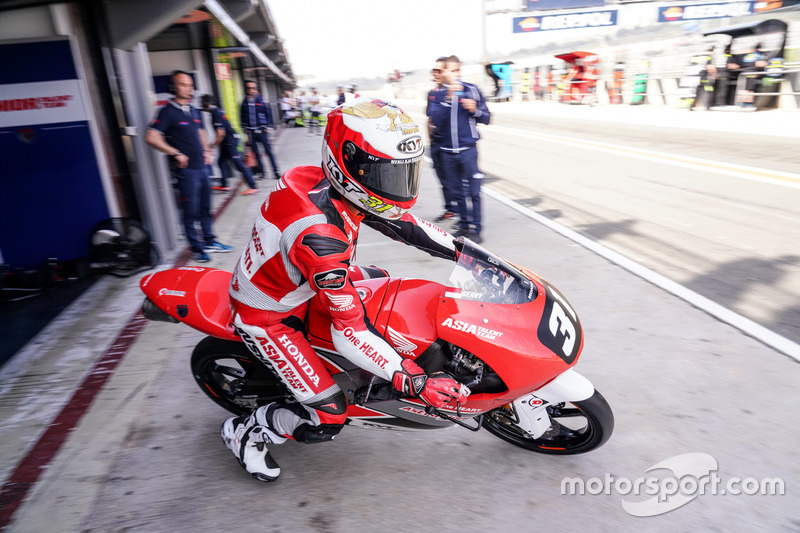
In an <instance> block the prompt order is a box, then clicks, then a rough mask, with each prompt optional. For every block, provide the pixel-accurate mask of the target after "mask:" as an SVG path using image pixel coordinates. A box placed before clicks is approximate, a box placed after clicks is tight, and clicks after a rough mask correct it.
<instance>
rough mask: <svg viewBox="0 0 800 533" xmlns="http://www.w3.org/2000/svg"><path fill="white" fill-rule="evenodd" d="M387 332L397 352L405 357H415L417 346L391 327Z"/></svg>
mask: <svg viewBox="0 0 800 533" xmlns="http://www.w3.org/2000/svg"><path fill="white" fill-rule="evenodd" d="M386 331H388V332H389V339H391V341H392V344H394V349H395V350H397V351H398V352H399V353H402V354H405V355H414V351H415V350H416V349H417V345H416V344H414V343H413V342H411V341H410V340H408V339H407V338H405V337H404V336H403V335H401V334H400V333H398V332H397V331H395V330H393V329H392V328H391V327H388V328H386Z"/></svg>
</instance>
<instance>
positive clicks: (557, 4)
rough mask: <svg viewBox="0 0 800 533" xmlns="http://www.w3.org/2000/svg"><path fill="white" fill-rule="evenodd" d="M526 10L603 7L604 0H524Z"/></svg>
mask: <svg viewBox="0 0 800 533" xmlns="http://www.w3.org/2000/svg"><path fill="white" fill-rule="evenodd" d="M525 3H526V9H527V10H528V11H538V10H541V9H581V8H585V7H603V6H605V5H606V2H605V0H525Z"/></svg>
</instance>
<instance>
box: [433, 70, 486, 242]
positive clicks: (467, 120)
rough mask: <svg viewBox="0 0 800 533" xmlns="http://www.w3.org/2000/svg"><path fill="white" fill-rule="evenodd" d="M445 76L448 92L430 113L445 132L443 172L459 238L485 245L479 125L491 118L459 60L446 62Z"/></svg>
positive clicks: (446, 91) (443, 93) (436, 126)
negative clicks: (465, 78)
mask: <svg viewBox="0 0 800 533" xmlns="http://www.w3.org/2000/svg"><path fill="white" fill-rule="evenodd" d="M442 76H443V81H444V86H445V87H446V90H444V91H441V92H440V93H439V94H438V95H437V97H436V98H435V100H434V101H429V102H428V113H429V116H430V118H431V122H432V123H433V126H434V127H435V128H436V130H437V131H442V132H444V139H442V142H441V144H440V147H441V151H442V163H443V164H442V168H443V169H444V172H445V174H446V176H447V177H446V179H447V181H449V182H450V183H451V184H452V185H453V196H454V199H455V202H456V204H457V205H458V215H459V217H460V220H459V222H458V224H459V230H458V233H457V235H458V236H465V237H468V238H470V239H472V240H473V241H475V242H481V241H482V240H483V239H482V238H481V230H482V228H483V226H482V221H481V181H482V180H483V174H482V173H481V171H480V170H478V149H477V147H476V145H477V142H478V139H480V135H478V129H477V124H478V123H481V124H488V123H489V119H490V118H491V114H490V113H489V108H488V107H486V99H485V98H484V97H483V94H482V93H481V91H480V89H478V87H476V86H475V85H473V84H471V83H466V82H464V81H461V61H459V59H458V58H457V57H456V56H450V57H448V58H447V59H446V60H445V68H444V72H443V73H442ZM467 198H469V200H470V205H469V207H468V206H467Z"/></svg>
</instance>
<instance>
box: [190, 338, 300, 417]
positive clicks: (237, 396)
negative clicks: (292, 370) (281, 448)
mask: <svg viewBox="0 0 800 533" xmlns="http://www.w3.org/2000/svg"><path fill="white" fill-rule="evenodd" d="M191 365H192V375H193V376H194V379H195V381H196V382H197V384H198V385H199V386H200V389H202V391H203V392H204V393H206V396H208V397H209V398H211V399H212V400H214V402H215V403H216V404H217V405H219V406H220V407H222V408H224V409H226V410H227V411H230V412H231V413H233V414H235V415H249V414H250V413H252V412H253V411H255V410H256V409H257V408H258V407H260V406H262V405H265V404H267V403H270V402H275V401H282V400H284V399H285V397H286V390H285V389H284V387H283V384H282V383H281V382H280V381H279V380H278V378H277V377H276V376H275V374H273V373H272V371H271V370H270V369H269V368H267V367H266V365H264V363H262V362H261V361H259V360H258V359H256V357H255V356H254V355H253V354H252V353H251V352H250V350H248V349H247V346H245V345H244V343H241V342H236V341H227V340H223V339H217V338H215V337H206V338H205V339H203V340H202V341H200V342H199V343H198V344H197V346H195V348H194V351H193V352H192V362H191Z"/></svg>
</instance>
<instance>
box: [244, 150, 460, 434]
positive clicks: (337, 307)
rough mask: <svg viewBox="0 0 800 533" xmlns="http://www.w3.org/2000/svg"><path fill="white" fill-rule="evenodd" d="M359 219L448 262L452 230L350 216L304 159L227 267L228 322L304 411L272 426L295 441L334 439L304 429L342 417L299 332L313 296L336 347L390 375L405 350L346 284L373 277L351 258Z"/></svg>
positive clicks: (408, 218) (337, 397) (334, 389)
mask: <svg viewBox="0 0 800 533" xmlns="http://www.w3.org/2000/svg"><path fill="white" fill-rule="evenodd" d="M362 222H363V223H364V224H366V225H367V226H369V227H371V228H373V229H375V230H377V231H379V232H381V233H383V234H385V235H387V236H389V237H391V238H393V239H395V240H399V241H402V242H405V243H407V244H410V245H413V246H415V247H417V248H419V249H421V250H424V251H426V252H428V253H429V254H431V255H433V256H436V257H442V258H447V259H452V260H455V257H456V251H455V247H454V245H453V238H452V236H450V235H449V234H448V233H447V232H445V231H444V230H442V229H440V228H438V227H436V226H434V225H433V224H430V223H429V222H426V221H424V220H421V219H418V218H416V217H415V216H413V215H411V214H409V213H406V214H405V215H403V216H402V217H401V218H399V219H397V220H384V219H381V218H378V217H374V216H372V215H366V216H365V215H364V214H361V213H358V214H354V213H353V210H351V209H349V208H348V206H347V205H346V204H345V203H344V201H343V200H342V198H341V196H340V195H339V194H338V193H337V192H336V191H335V190H334V189H333V188H331V187H330V186H329V182H328V180H327V179H326V178H325V175H324V173H323V171H322V169H321V168H319V167H313V166H303V167H297V168H294V169H292V170H290V171H289V172H287V173H286V174H284V176H283V178H281V180H280V181H279V182H278V184H277V185H276V187H275V189H274V190H273V192H272V193H271V194H270V196H269V197H268V198H267V201H265V202H264V204H263V205H262V206H261V213H260V215H259V216H258V218H257V219H256V223H255V226H254V227H253V230H252V237H251V239H250V242H249V244H248V245H247V247H246V248H245V250H244V252H243V253H242V256H241V257H240V259H239V263H238V264H237V265H236V269H235V270H234V273H233V278H232V280H231V285H230V290H229V292H230V296H231V303H232V305H233V308H234V311H235V313H234V324H235V326H236V327H237V328H238V329H239V332H240V334H241V335H242V338H243V339H244V340H245V342H246V343H247V344H248V346H249V347H250V349H251V350H254V352H255V353H256V355H258V356H259V358H260V359H261V360H262V361H263V362H264V363H265V364H267V365H268V366H270V367H271V368H272V369H273V371H274V372H275V373H276V374H277V375H278V376H280V378H281V380H282V381H283V383H284V384H285V385H286V386H287V387H288V388H289V390H290V391H291V392H292V393H293V394H294V396H295V397H296V398H297V400H298V401H299V402H300V403H302V404H303V405H305V406H306V408H307V409H306V411H308V413H304V412H302V410H301V409H297V408H293V409H291V411H292V413H293V415H292V416H289V413H288V412H287V413H284V414H282V415H281V416H279V417H278V419H280V420H283V421H284V423H283V424H281V425H282V426H283V427H280V428H276V429H278V430H279V431H280V432H281V433H283V434H287V435H288V434H293V436H294V437H295V439H297V440H305V441H313V440H327V439H328V438H331V437H325V435H321V434H319V432H317V434H312V432H310V431H304V430H311V429H312V428H313V427H322V426H327V425H338V424H342V423H344V421H345V419H346V418H347V402H346V400H345V396H344V393H343V392H342V391H341V389H339V387H338V386H337V385H336V383H335V382H334V381H333V379H332V378H331V377H330V375H329V374H328V372H327V371H326V369H325V367H324V365H323V364H322V361H321V360H320V358H319V356H318V355H317V354H316V353H315V352H314V350H313V349H312V347H311V345H310V344H309V342H308V340H307V339H306V338H305V336H304V325H303V320H304V318H305V316H306V313H307V311H308V301H309V300H310V299H311V298H312V297H313V296H315V295H316V294H319V295H320V298H321V300H322V301H323V302H326V303H327V304H328V305H327V307H328V309H329V311H330V315H331V318H332V332H331V333H332V336H333V343H334V346H335V347H336V350H337V351H338V352H339V353H340V354H341V355H343V356H344V357H346V358H347V359H349V360H350V361H352V362H353V363H354V364H357V365H358V366H360V367H361V368H364V369H366V370H368V371H369V372H372V373H373V374H375V375H377V376H379V377H382V378H384V379H387V380H389V381H391V380H392V376H393V374H394V372H395V371H402V368H401V366H400V363H401V362H402V360H403V358H402V356H400V355H399V354H398V353H397V352H396V351H395V350H394V349H393V348H392V347H391V345H389V343H388V342H387V341H386V340H385V339H384V338H383V337H382V336H381V335H380V334H379V333H378V332H377V331H376V330H375V329H374V328H373V327H372V325H371V324H370V323H369V321H368V319H367V318H366V316H365V315H364V308H363V306H362V305H361V302H360V299H359V296H358V293H357V292H356V289H355V287H354V286H353V284H352V282H351V281H352V280H353V278H354V277H355V279H356V280H357V279H363V278H369V277H370V275H369V274H370V269H359V268H358V267H351V265H350V261H351V260H352V259H353V255H354V251H355V245H356V241H357V239H358V230H359V227H360V224H361V223H362ZM374 270H378V269H374ZM370 348H371V349H370ZM308 408H310V409H308ZM296 430H301V431H296ZM337 431H338V428H335V429H333V434H335V433H336V432H337ZM323 433H324V432H323Z"/></svg>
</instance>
